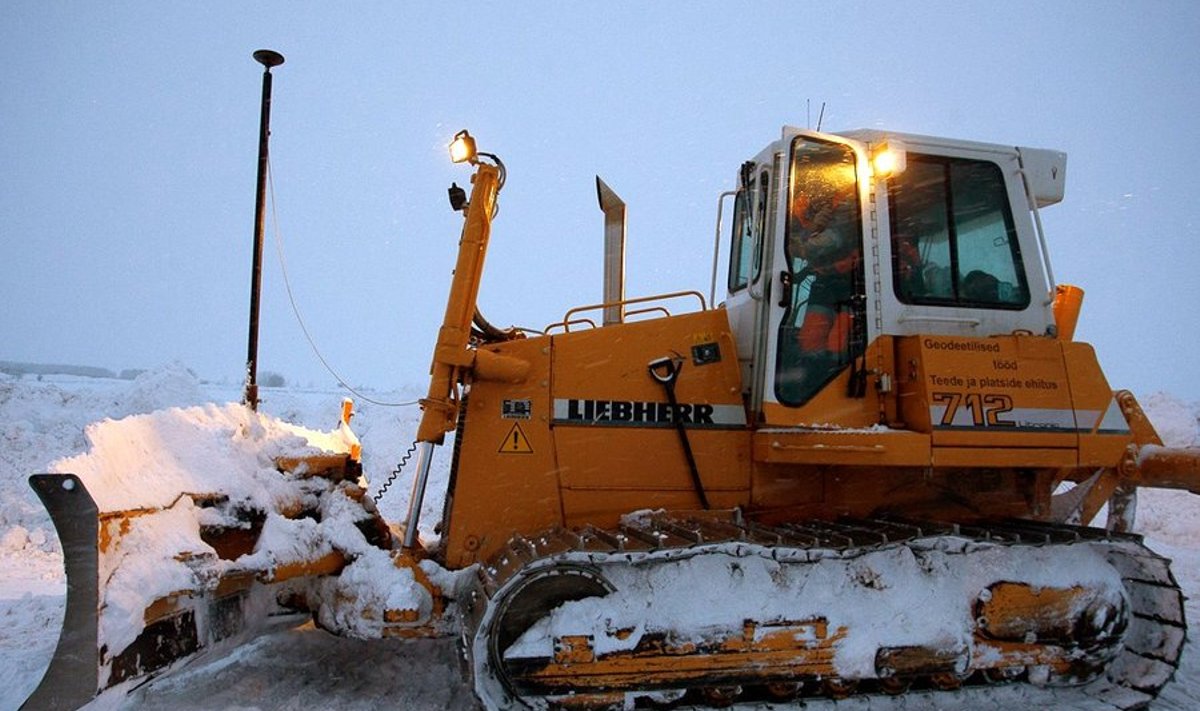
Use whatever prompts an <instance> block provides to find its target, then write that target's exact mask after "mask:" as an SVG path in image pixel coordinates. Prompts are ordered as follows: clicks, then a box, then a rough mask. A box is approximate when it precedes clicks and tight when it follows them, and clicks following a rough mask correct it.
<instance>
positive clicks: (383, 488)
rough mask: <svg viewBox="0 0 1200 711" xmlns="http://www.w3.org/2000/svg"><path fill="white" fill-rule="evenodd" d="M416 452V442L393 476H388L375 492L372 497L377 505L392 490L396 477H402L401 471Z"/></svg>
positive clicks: (394, 470)
mask: <svg viewBox="0 0 1200 711" xmlns="http://www.w3.org/2000/svg"><path fill="white" fill-rule="evenodd" d="M416 451H417V443H416V442H415V441H414V442H413V443H412V446H411V447H409V448H408V451H407V452H405V453H404V456H402V457H400V463H399V464H397V465H396V468H395V469H393V470H392V473H391V474H388V478H387V481H385V482H383V485H382V486H380V487H379V491H377V492H375V496H373V497H371V498H372V499H374V500H375V503H379V500H380V499H382V498H383V495H384V494H386V493H387V490H388V489H389V488H391V486H392V483H393V482H395V481H396V477H398V476H400V470H401V469H403V468H404V465H405V464H408V460H409V459H411V458H412V455H413V452H416Z"/></svg>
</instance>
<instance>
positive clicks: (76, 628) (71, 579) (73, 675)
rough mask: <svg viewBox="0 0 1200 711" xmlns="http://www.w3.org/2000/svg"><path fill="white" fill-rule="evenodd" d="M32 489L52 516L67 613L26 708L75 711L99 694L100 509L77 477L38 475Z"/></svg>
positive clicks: (34, 479)
mask: <svg viewBox="0 0 1200 711" xmlns="http://www.w3.org/2000/svg"><path fill="white" fill-rule="evenodd" d="M29 485H30V486H31V487H33V490H34V491H35V492H36V493H37V495H38V498H40V499H41V500H42V505H43V506H45V507H46V511H47V512H49V514H50V520H52V521H53V522H54V528H55V530H56V531H58V540H59V541H60V542H61V544H62V550H63V564H64V566H65V568H66V571H67V610H66V614H65V615H64V617H63V626H62V631H61V632H60V633H59V637H58V646H56V647H55V648H54V657H53V658H52V659H51V660H50V666H49V668H47V669H46V674H45V675H44V676H43V677H42V681H41V683H40V684H38V687H37V689H35V690H34V692H33V694H31V695H30V697H29V698H28V699H26V700H25V703H24V704H23V705H22V706H21V708H22V709H77V708H79V707H80V706H83V705H84V704H86V703H88V702H89V701H91V700H92V698H94V697H95V696H96V694H97V692H98V691H99V682H98V673H99V672H98V670H99V668H100V653H99V650H98V649H97V635H98V630H99V619H98V618H99V613H98V606H99V573H98V569H99V550H98V546H99V543H98V541H99V538H98V523H97V522H98V516H99V511H98V509H97V507H96V502H95V501H94V500H93V499H92V497H91V494H89V493H88V492H87V489H86V488H84V486H83V483H82V482H81V481H79V479H78V478H77V477H76V476H75V475H73V474H35V475H33V476H31V477H30V478H29Z"/></svg>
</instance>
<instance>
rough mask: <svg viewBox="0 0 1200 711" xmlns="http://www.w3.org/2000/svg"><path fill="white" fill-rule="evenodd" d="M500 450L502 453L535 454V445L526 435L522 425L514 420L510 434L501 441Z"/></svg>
mask: <svg viewBox="0 0 1200 711" xmlns="http://www.w3.org/2000/svg"><path fill="white" fill-rule="evenodd" d="M498 451H499V452H500V453H501V454H533V447H532V446H531V445H530V444H529V438H528V437H526V436H525V431H524V430H522V429H521V425H520V424H519V423H516V422H514V423H513V426H512V429H511V430H509V431H508V436H507V437H505V438H504V441H503V442H501V443H500V449H499V450H498Z"/></svg>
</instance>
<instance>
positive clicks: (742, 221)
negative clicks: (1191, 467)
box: [729, 191, 751, 291]
mask: <svg viewBox="0 0 1200 711" xmlns="http://www.w3.org/2000/svg"><path fill="white" fill-rule="evenodd" d="M748 218H749V216H748V215H747V214H746V192H745V191H742V192H739V193H738V194H737V197H736V198H734V203H733V245H732V247H731V248H730V250H729V290H730V291H737V290H738V289H744V288H745V287H746V284H747V283H749V280H750V256H751V250H750V244H751V234H750V220H749V219H748Z"/></svg>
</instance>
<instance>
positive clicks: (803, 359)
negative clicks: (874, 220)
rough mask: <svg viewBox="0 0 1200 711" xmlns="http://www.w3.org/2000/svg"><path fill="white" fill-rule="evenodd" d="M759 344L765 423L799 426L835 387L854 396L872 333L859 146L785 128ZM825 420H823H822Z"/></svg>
mask: <svg viewBox="0 0 1200 711" xmlns="http://www.w3.org/2000/svg"><path fill="white" fill-rule="evenodd" d="M784 138H785V141H784V148H785V151H786V156H787V162H786V165H787V170H786V175H782V176H780V181H779V182H780V183H781V190H780V191H779V196H778V204H777V208H778V213H779V217H778V219H777V221H776V228H777V229H776V234H775V238H774V240H773V243H772V249H773V250H774V253H773V255H772V256H773V258H772V260H770V261H771V263H773V264H774V265H775V269H774V270H773V272H772V274H771V277H772V279H773V280H774V282H775V284H774V288H773V289H772V290H771V294H770V298H769V299H768V321H767V323H766V324H765V325H766V328H765V329H764V331H763V332H764V335H765V337H766V343H765V348H764V351H763V353H762V355H763V360H762V361H761V363H762V366H761V368H760V373H759V375H760V376H761V377H762V380H763V383H764V386H763V391H764V392H763V395H764V397H763V402H764V405H763V411H764V414H765V415H766V417H765V419H766V421H767V422H768V423H770V424H818V423H817V422H809V421H808V419H809V417H810V415H809V414H807V413H804V410H805V409H806V408H805V406H806V405H808V404H809V403H812V402H813V401H814V398H817V396H818V395H820V394H821V393H823V392H825V391H826V390H827V389H829V388H831V387H832V386H833V385H834V383H835V382H838V383H840V386H841V387H839V391H838V400H840V401H843V402H845V401H847V400H848V401H850V404H851V405H852V404H853V401H854V400H856V399H857V398H861V397H862V395H863V391H864V389H865V385H866V365H865V362H864V354H865V350H866V346H867V344H868V343H869V342H870V341H871V339H872V338H873V337H874V335H875V334H873V333H872V331H873V330H874V329H873V328H872V327H871V322H872V319H871V318H870V314H869V313H868V312H869V310H870V309H871V307H870V306H869V304H868V303H867V301H868V300H867V299H866V274H867V273H868V272H870V273H874V272H875V265H874V264H869V263H868V262H869V261H870V260H872V259H876V258H877V256H876V254H877V250H872V249H868V244H867V240H866V236H868V235H872V234H873V233H872V231H871V230H870V229H869V223H868V216H869V213H870V209H869V200H870V199H871V194H870V192H869V185H870V173H869V167H868V162H867V160H866V155H867V154H866V149H865V147H864V146H863V145H862V144H860V143H858V142H856V141H852V140H848V139H845V138H842V137H839V136H831V135H828V134H820V133H815V132H809V131H799V130H794V129H793V130H785V133H784ZM825 421H826V422H829V421H830V420H825Z"/></svg>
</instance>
